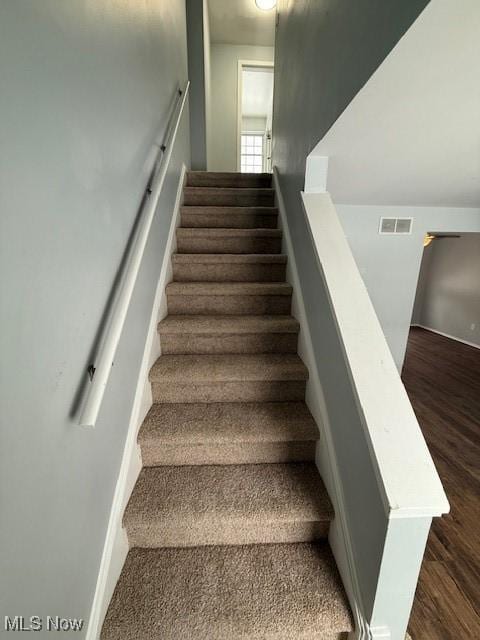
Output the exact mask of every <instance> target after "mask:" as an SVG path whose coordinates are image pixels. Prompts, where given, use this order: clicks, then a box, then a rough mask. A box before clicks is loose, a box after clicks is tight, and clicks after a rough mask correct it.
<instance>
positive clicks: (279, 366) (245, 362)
mask: <svg viewBox="0 0 480 640" xmlns="http://www.w3.org/2000/svg"><path fill="white" fill-rule="evenodd" d="M307 379H308V369H307V368H306V366H305V365H304V364H303V362H302V361H301V359H300V358H299V357H298V355H296V354H290V353H281V354H278V353H271V354H270V353H268V354H254V355H250V354H249V355H234V356H232V355H230V354H226V355H162V356H160V358H158V360H157V361H156V362H155V364H154V365H153V367H152V368H151V370H150V380H151V381H152V382H157V383H158V382H179V383H186V382H194V383H195V382H201V383H206V384H208V383H209V382H212V383H213V382H247V381H271V380H275V381H277V380H281V381H286V380H307Z"/></svg>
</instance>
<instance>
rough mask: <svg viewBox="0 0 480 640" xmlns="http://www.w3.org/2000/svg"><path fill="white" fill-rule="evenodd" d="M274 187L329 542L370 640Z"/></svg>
mask: <svg viewBox="0 0 480 640" xmlns="http://www.w3.org/2000/svg"><path fill="white" fill-rule="evenodd" d="M273 186H274V189H275V198H276V200H277V207H278V212H279V221H280V227H281V229H282V231H283V234H282V235H283V239H282V243H283V247H282V251H283V252H284V253H286V254H287V256H288V262H287V282H289V283H290V284H291V285H292V287H293V293H292V315H293V316H294V317H295V318H296V319H297V320H298V322H299V323H300V334H299V339H298V355H299V356H300V357H301V359H302V360H303V362H304V363H305V365H306V367H307V369H308V372H309V377H308V381H307V387H306V394H305V401H306V403H307V406H308V408H309V409H310V412H311V413H312V415H313V417H314V419H315V421H316V423H317V425H318V428H319V430H320V436H321V437H320V440H319V442H318V445H317V451H316V456H315V462H316V464H317V467H318V469H319V472H320V475H321V476H322V478H323V481H324V483H325V485H326V487H327V490H328V493H329V495H330V498H331V500H332V502H333V505H334V511H335V519H334V521H333V523H332V524H331V527H330V534H329V542H330V546H331V548H332V552H333V554H334V556H335V560H336V563H337V566H338V569H339V572H340V575H341V577H342V581H343V584H344V587H345V591H346V593H347V596H348V598H349V601H350V606H351V607H352V611H353V615H354V619H355V626H356V629H355V631H354V632H352V633H351V634H350V636H349V640H367V639H368V638H370V637H371V635H370V632H369V628H368V624H367V622H366V620H365V618H364V616H363V613H362V612H363V611H364V606H363V604H362V596H361V591H360V584H359V580H358V575H357V571H356V567H355V559H354V554H353V547H352V542H351V539H350V535H349V530H348V524H347V513H346V507H345V499H344V495H343V489H342V482H341V479H340V474H339V471H338V464H337V458H336V455H335V447H334V446H333V440H332V436H331V429H332V427H331V424H330V420H329V417H328V411H327V407H326V403H325V397H324V394H323V389H322V385H321V382H320V376H319V373H318V368H317V364H316V361H315V356H314V351H313V345H312V337H311V334H310V328H309V325H308V320H307V314H306V311H305V303H304V301H303V295H302V287H301V284H300V278H299V275H298V271H297V265H296V261H295V253H294V250H293V243H292V240H291V236H290V230H289V227H288V219H287V214H286V208H285V202H284V200H283V196H282V192H281V189H280V181H279V176H278V169H277V168H276V167H274V168H273Z"/></svg>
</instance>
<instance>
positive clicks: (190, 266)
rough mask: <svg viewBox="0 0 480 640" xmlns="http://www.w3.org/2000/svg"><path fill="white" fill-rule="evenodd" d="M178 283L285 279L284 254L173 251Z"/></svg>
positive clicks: (174, 271)
mask: <svg viewBox="0 0 480 640" xmlns="http://www.w3.org/2000/svg"><path fill="white" fill-rule="evenodd" d="M172 265H173V279H174V280H175V281H177V282H284V281H285V277H286V269H287V256H285V255H282V254H267V253H260V254H248V253H239V254H236V253H234V254H229V253H218V254H217V253H176V254H174V255H173V256H172Z"/></svg>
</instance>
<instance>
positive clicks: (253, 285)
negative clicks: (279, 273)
mask: <svg viewBox="0 0 480 640" xmlns="http://www.w3.org/2000/svg"><path fill="white" fill-rule="evenodd" d="M166 293H167V302H168V311H169V313H170V314H183V315H198V314H207V315H263V314H269V315H288V314H289V313H290V307H291V303H292V287H291V286H290V285H289V284H287V283H284V282H282V283H278V282H275V283H271V282H233V283H232V282H228V283H227V282H171V283H170V284H168V285H167V287H166Z"/></svg>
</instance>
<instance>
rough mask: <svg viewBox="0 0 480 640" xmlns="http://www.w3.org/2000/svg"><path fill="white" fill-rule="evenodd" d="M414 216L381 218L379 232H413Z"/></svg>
mask: <svg viewBox="0 0 480 640" xmlns="http://www.w3.org/2000/svg"><path fill="white" fill-rule="evenodd" d="M412 225H413V218H380V225H379V228H378V233H382V234H392V233H401V234H403V235H405V234H410V233H412Z"/></svg>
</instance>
